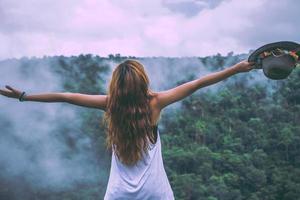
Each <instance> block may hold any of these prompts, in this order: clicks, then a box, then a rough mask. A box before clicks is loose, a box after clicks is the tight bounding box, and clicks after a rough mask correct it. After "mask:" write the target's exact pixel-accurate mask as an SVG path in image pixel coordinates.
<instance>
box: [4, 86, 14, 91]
mask: <svg viewBox="0 0 300 200" xmlns="http://www.w3.org/2000/svg"><path fill="white" fill-rule="evenodd" d="M5 87H6V88H7V89H9V90H12V91H14V89H13V88H12V87H10V86H9V85H5Z"/></svg>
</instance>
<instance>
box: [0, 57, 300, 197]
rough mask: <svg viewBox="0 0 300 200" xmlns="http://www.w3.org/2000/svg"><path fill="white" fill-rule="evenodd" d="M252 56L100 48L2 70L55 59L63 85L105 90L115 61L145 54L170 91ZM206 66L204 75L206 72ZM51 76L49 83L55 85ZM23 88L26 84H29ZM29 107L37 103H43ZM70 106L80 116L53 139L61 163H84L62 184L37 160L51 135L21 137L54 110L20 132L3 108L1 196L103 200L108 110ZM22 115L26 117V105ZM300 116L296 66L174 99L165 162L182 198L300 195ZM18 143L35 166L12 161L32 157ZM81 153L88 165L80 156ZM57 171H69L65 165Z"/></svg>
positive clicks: (54, 70) (165, 120) (23, 69)
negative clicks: (130, 53) (103, 52)
mask: <svg viewBox="0 0 300 200" xmlns="http://www.w3.org/2000/svg"><path fill="white" fill-rule="evenodd" d="M245 58H247V55H246V54H245V55H244V54H240V55H235V54H233V53H232V52H231V53H229V54H228V55H225V56H222V55H220V54H216V55H212V56H207V57H183V58H168V57H141V58H139V57H127V56H121V55H120V54H116V55H113V54H111V55H109V56H108V57H100V56H96V55H91V54H86V55H78V56H69V57H67V56H45V57H43V58H35V57H32V58H26V57H24V58H19V59H7V60H2V61H0V73H1V75H3V74H4V73H5V72H9V71H10V70H15V71H18V73H20V75H19V76H18V77H26V76H29V74H30V73H33V71H35V70H43V69H44V68H45V66H46V65H47V66H50V67H49V74H51V76H55V77H56V78H58V79H59V80H60V82H59V88H60V89H61V92H78V93H86V94H106V93H107V84H108V82H109V78H110V74H111V72H112V70H113V67H114V66H115V65H116V64H117V63H120V62H121V61H123V60H125V59H137V60H139V61H141V62H142V63H145V64H146V65H147V67H148V68H147V70H148V71H151V67H152V66H153V67H154V66H157V68H155V70H161V71H160V72H163V73H161V74H164V75H165V76H164V77H159V74H160V73H152V71H153V69H154V68H153V69H152V71H151V73H152V77H150V82H151V81H153V82H155V81H157V82H156V83H163V84H162V85H161V86H156V85H155V84H156V83H153V87H154V89H156V90H162V89H168V88H170V87H175V86H176V85H179V84H182V83H184V82H187V81H190V80H193V79H196V78H199V77H201V76H202V75H203V73H202V72H203V71H204V70H206V71H205V73H211V72H215V71H219V70H223V69H225V68H226V67H229V66H230V65H233V64H235V63H236V62H238V61H240V60H242V59H245ZM198 64H199V67H198V66H197V65H198ZM200 65H201V69H203V70H202V72H201V70H198V68H199V69H200ZM12 66H13V67H12ZM173 67H174V68H173ZM176 71H177V72H179V74H180V75H178V74H176ZM169 72H170V74H171V73H173V74H172V76H171V77H169V78H167V79H163V78H166V77H168V73H169ZM183 72H185V73H186V74H182V73H183ZM170 74H169V75H170ZM5 76H6V78H7V79H8V80H9V78H10V76H11V80H12V77H13V76H14V75H13V73H6V75H5ZM154 76H156V77H154ZM32 78H33V79H34V78H35V77H34V76H32ZM1 82H2V83H1V84H2V85H3V84H8V83H6V82H3V80H2V81H1ZM24 82H25V79H24ZM42 82H43V81H41V84H44V85H47V84H50V83H49V82H48V83H47V81H44V82H43V83H42ZM165 82H166V83H165ZM12 84H13V83H12ZM20 85H22V82H20ZM32 87H34V85H33V86H32ZM20 89H24V90H25V91H26V89H29V88H20ZM8 101H9V105H14V104H20V103H19V102H13V100H7V99H6V100H5V102H8ZM3 102H4V97H2V96H1V97H0V107H2V108H4V107H3V105H6V104H4V103H3ZM23 104H26V106H28V107H30V106H33V105H37V104H40V103H33V102H25V103H23ZM23 106H24V105H23ZM47 106H54V104H51V105H47ZM61 108H63V109H66V110H68V109H72V110H73V111H74V112H75V117H76V119H77V120H70V121H69V120H57V123H56V125H53V126H55V128H54V129H53V130H52V131H51V133H49V135H50V136H51V137H49V138H47V141H51V140H53V138H56V139H55V141H56V140H57V141H60V143H59V144H58V145H57V146H58V147H61V149H59V150H58V151H59V153H56V154H55V155H59V158H60V159H61V160H62V161H64V163H62V164H61V165H62V166H68V167H70V169H76V170H73V171H72V173H68V172H66V174H67V175H66V176H63V179H62V180H61V179H59V181H57V179H55V181H56V182H55V181H52V179H51V177H52V178H53V176H54V175H49V176H47V177H48V178H45V176H44V175H45V174H43V173H42V172H43V170H42V168H43V167H42V166H43V165H38V164H37V163H40V162H39V161H40V160H41V159H43V158H40V157H39V156H37V154H38V153H39V150H36V149H35V147H34V145H35V144H36V145H38V142H37V141H39V142H41V141H43V140H45V137H44V138H43V137H42V136H40V137H39V138H38V139H36V140H34V139H32V140H30V141H33V140H34V141H35V142H37V143H30V142H29V143H28V142H26V141H27V140H26V139H24V138H23V137H21V135H22V131H21V130H22V129H24V130H25V129H29V130H30V131H32V132H34V131H38V132H39V133H38V134H39V135H43V134H42V133H43V130H44V129H41V130H40V129H37V128H36V127H35V126H34V125H33V122H34V121H37V120H38V119H42V118H43V117H44V116H46V115H47V114H48V113H47V112H44V113H41V114H40V115H39V117H37V118H34V119H32V120H31V121H28V120H30V119H26V120H27V122H26V123H24V124H23V125H22V127H21V128H19V129H17V130H19V132H18V131H16V127H15V126H17V125H16V124H17V122H19V121H21V119H19V118H17V119H15V120H13V119H12V117H9V116H10V114H8V113H12V111H13V109H14V108H6V109H7V110H6V111H5V112H4V111H2V113H1V111H0V128H1V129H0V131H1V134H0V141H1V142H0V154H1V155H0V169H1V170H0V199H1V200H2V199H3V200H11V199H13V200H14V199H22V200H23V199H31V200H38V199H43V200H57V199H59V200H96V199H97V200H98V199H103V196H104V193H105V190H106V185H107V181H108V176H109V170H110V154H109V152H108V151H107V150H106V147H105V132H104V127H105V124H103V122H102V117H103V114H104V112H103V111H100V110H96V109H90V108H82V107H77V108H75V106H74V105H67V104H63V105H61ZM9 109H11V110H9ZM24 109H25V108H24ZM28 109H30V108H28ZM50 109H51V108H50ZM37 112H38V111H37ZM60 112H61V113H63V112H64V110H61V111H60ZM50 114H51V113H50V112H49V115H50ZM14 115H18V112H16V113H15V114H14ZM22 119H23V118H22ZM72 119H73V118H72ZM299 122H300V67H296V68H295V69H294V71H293V72H292V73H291V74H290V76H289V77H288V78H287V79H284V80H270V79H268V78H267V77H265V76H264V75H263V74H262V72H261V70H252V71H251V72H249V73H240V74H236V75H234V76H233V77H230V78H228V79H226V80H223V81H221V82H220V83H217V84H216V85H215V86H208V87H207V88H203V89H200V90H199V91H197V92H195V93H194V94H192V95H191V96H189V97H187V98H185V99H183V100H182V101H181V102H179V103H178V104H177V105H175V106H171V107H169V108H165V110H163V112H162V116H161V119H160V121H159V126H158V128H159V130H160V133H161V140H162V154H163V160H164V166H165V170H166V173H167V176H168V178H169V180H170V184H171V187H172V189H173V191H174V195H175V199H176V200H202V199H203V200H204V199H205V200H297V199H300V189H299V188H300V123H299ZM17 132H18V133H17ZM38 134H37V135H38ZM81 137H86V138H87V139H88V141H90V142H89V145H83V144H81V143H80V144H79V142H78V141H83V140H81V139H80V138H81ZM8 141H10V143H8ZM14 148H18V149H21V150H20V151H21V152H23V153H24V152H26V151H28V152H34V153H30V154H26V155H31V156H30V159H26V161H24V162H26V164H24V167H22V169H20V168H16V167H12V166H17V165H21V166H23V164H22V162H21V160H23V159H22V158H19V157H20V156H19V155H18V157H17V156H16V154H15V153H16V152H19V151H17V150H14ZM40 148H42V147H40ZM33 149H35V150H34V151H33ZM79 154H80V155H81V156H80V157H78V155H79ZM20 155H23V154H20ZM47 155H48V154H47ZM11 157H14V159H10V158H11ZM79 158H80V159H79ZM18 159H19V160H20V161H19V160H18ZM75 159H78V161H80V162H75V161H74V160H75ZM66 163H68V164H66ZM73 165H76V166H75V167H74V166H73ZM84 165H87V166H89V168H85V167H84ZM33 166H34V167H33ZM36 166H39V167H36ZM55 169H57V170H59V169H62V170H63V169H64V167H61V168H59V167H57V168H55ZM82 169H83V170H84V172H82V171H81V170H82ZM57 170H56V171H55V173H57ZM29 172H30V173H29ZM77 172H78V173H77ZM39 173H40V174H39ZM55 175H56V174H55ZM33 177H34V178H33ZM37 177H38V178H37ZM42 179H43V180H42ZM68 179H69V180H68ZM47 180H49V181H47ZM50 180H51V181H50ZM50 182H51V183H50ZM52 183H54V184H52ZM58 183H59V184H58Z"/></svg>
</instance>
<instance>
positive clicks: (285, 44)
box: [248, 41, 300, 68]
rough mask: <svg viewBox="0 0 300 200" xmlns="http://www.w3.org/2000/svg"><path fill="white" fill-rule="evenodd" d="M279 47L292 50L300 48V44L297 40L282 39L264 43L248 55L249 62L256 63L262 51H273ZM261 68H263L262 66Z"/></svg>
mask: <svg viewBox="0 0 300 200" xmlns="http://www.w3.org/2000/svg"><path fill="white" fill-rule="evenodd" d="M277 48H280V49H284V50H287V51H292V50H295V49H298V48H300V44H298V43H296V42H290V41H281V42H274V43H269V44H266V45H263V46H261V47H259V48H258V49H256V50H255V51H254V52H252V53H251V54H250V56H249V57H248V62H255V63H256V62H257V60H258V56H259V55H260V54H261V53H263V52H265V51H272V50H274V49H277ZM256 66H257V65H256ZM259 68H261V66H260V67H259Z"/></svg>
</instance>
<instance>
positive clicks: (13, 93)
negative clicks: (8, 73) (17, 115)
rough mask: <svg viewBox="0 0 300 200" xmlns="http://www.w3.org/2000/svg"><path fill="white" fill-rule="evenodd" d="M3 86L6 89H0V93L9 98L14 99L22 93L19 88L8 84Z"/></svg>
mask: <svg viewBox="0 0 300 200" xmlns="http://www.w3.org/2000/svg"><path fill="white" fill-rule="evenodd" d="M5 87H6V88H7V89H8V90H6V89H0V94H2V95H3V96H6V97H9V98H16V99H18V98H19V97H20V95H21V94H22V92H21V91H20V90H17V89H15V88H12V87H11V86H9V85H6V86H5Z"/></svg>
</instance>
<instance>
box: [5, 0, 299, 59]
mask: <svg viewBox="0 0 300 200" xmlns="http://www.w3.org/2000/svg"><path fill="white" fill-rule="evenodd" d="M299 8H300V1H298V0H276V1H274V0H251V1H246V0H151V1H150V0H98V1H97V0H43V1H40V0H22V1H17V0H0V44H1V45H0V60H1V59H6V58H20V57H23V56H27V57H32V56H36V57H42V56H45V55H46V56H54V55H65V56H70V55H79V54H89V53H91V54H94V55H99V56H107V55H109V54H117V53H120V54H121V55H124V56H138V57H146V56H150V57H152V56H170V57H184V56H208V55H215V54H217V53H221V54H222V55H226V54H227V53H228V52H234V53H247V52H249V51H250V50H253V49H255V48H258V47H259V46H262V45H264V44H265V43H269V42H276V41H282V40H288V41H295V42H300V34H299V32H300V21H299V14H298V13H299Z"/></svg>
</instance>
